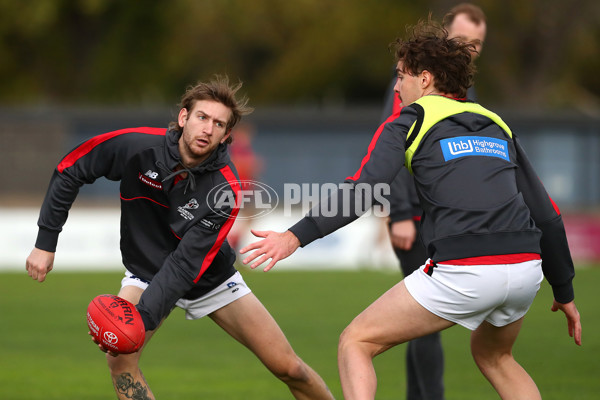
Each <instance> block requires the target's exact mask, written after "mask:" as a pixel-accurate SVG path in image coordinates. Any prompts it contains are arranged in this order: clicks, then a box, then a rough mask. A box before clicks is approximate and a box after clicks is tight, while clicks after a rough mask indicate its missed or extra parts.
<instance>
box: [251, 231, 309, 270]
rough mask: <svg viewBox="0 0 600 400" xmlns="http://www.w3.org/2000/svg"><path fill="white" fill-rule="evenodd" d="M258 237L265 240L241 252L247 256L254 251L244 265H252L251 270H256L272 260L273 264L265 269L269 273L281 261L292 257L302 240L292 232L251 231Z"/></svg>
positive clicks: (252, 244)
mask: <svg viewBox="0 0 600 400" xmlns="http://www.w3.org/2000/svg"><path fill="white" fill-rule="evenodd" d="M251 232H252V234H253V235H254V236H256V237H261V238H264V239H263V240H259V241H258V242H254V243H251V244H249V245H248V246H246V247H244V248H243V249H241V250H240V253H242V254H245V253H247V252H248V251H252V250H253V252H252V253H250V255H248V257H246V258H245V259H244V261H243V262H244V264H248V263H251V262H252V261H254V260H256V261H254V262H252V264H251V265H250V268H252V269H254V268H256V267H258V266H259V265H261V264H263V263H264V262H266V261H267V260H269V259H271V262H270V263H269V264H268V265H267V266H266V267H265V268H264V269H263V271H265V272H267V271H269V270H270V269H271V268H273V267H274V266H275V264H277V262H278V261H279V260H283V259H284V258H287V257H289V256H290V255H292V254H293V253H294V252H295V251H296V249H298V247H300V240H298V238H297V237H296V235H294V234H293V233H292V232H290V231H285V232H274V231H256V230H251ZM257 258H258V259H257Z"/></svg>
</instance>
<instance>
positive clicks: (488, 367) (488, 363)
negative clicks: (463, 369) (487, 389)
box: [471, 346, 513, 375]
mask: <svg viewBox="0 0 600 400" xmlns="http://www.w3.org/2000/svg"><path fill="white" fill-rule="evenodd" d="M471 355H472V356H473V360H474V361H475V364H477V367H479V369H480V370H481V372H483V374H484V375H487V373H488V372H491V371H494V370H497V369H498V368H501V366H502V365H504V363H505V362H507V361H512V360H513V357H512V354H511V353H510V352H501V351H492V350H491V349H486V348H484V347H481V346H471Z"/></svg>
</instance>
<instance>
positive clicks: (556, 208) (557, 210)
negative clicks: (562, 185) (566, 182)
mask: <svg viewBox="0 0 600 400" xmlns="http://www.w3.org/2000/svg"><path fill="white" fill-rule="evenodd" d="M548 198H549V199H550V202H551V203H552V207H554V211H556V213H557V214H558V215H560V210H559V209H558V206H557V205H556V203H555V202H554V200H552V197H550V196H548Z"/></svg>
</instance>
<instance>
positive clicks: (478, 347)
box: [471, 317, 524, 358]
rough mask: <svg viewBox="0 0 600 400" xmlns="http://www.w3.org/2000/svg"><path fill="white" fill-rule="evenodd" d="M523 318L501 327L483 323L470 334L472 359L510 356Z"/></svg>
mask: <svg viewBox="0 0 600 400" xmlns="http://www.w3.org/2000/svg"><path fill="white" fill-rule="evenodd" d="M523 318H524V317H522V318H520V319H518V320H516V321H515V322H512V323H510V324H508V325H505V326H501V327H498V326H494V325H492V324H490V323H489V322H487V321H483V323H482V324H481V325H479V327H478V328H477V329H475V330H474V331H473V332H472V333H471V353H472V354H473V357H475V358H477V357H484V358H489V357H497V356H500V355H502V354H510V353H511V352H512V348H513V345H514V343H515V341H516V340H517V336H518V335H519V332H520V331H521V325H522V324H523Z"/></svg>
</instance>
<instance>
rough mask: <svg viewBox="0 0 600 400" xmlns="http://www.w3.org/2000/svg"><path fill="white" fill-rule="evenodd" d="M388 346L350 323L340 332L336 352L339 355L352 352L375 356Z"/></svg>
mask: <svg viewBox="0 0 600 400" xmlns="http://www.w3.org/2000/svg"><path fill="white" fill-rule="evenodd" d="M387 348H388V347H386V346H384V345H383V344H381V343H377V341H376V340H373V339H372V338H369V337H367V336H365V335H364V331H363V330H362V329H361V328H360V327H357V326H353V325H352V324H350V325H349V326H348V327H346V329H344V331H343V332H342V334H341V335H340V339H339V341H338V354H339V355H341V356H345V355H348V354H349V353H353V352H360V353H363V354H368V355H369V356H370V357H375V356H376V355H377V354H380V353H381V352H383V351H385V350H386V349H387Z"/></svg>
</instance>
